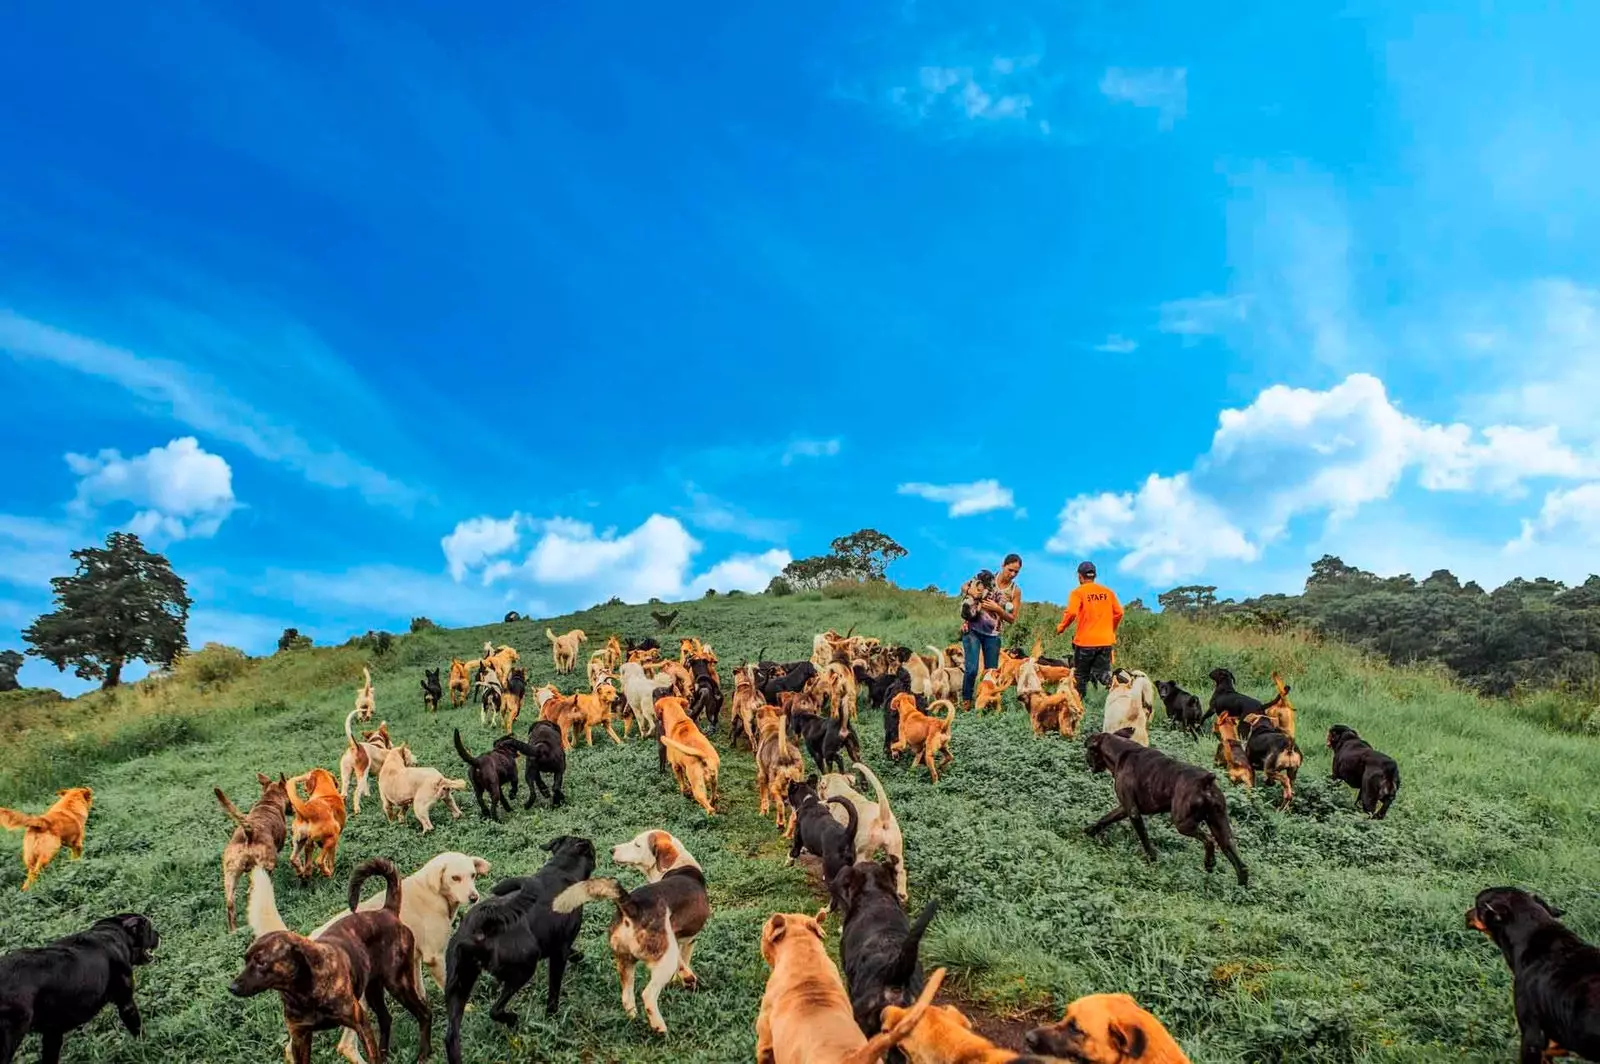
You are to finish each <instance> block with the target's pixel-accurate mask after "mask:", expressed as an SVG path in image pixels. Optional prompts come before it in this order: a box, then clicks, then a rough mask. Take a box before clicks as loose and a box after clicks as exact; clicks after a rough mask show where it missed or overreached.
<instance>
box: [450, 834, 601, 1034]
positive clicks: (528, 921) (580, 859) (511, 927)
mask: <svg viewBox="0 0 1600 1064" xmlns="http://www.w3.org/2000/svg"><path fill="white" fill-rule="evenodd" d="M544 849H545V850H546V851H547V852H549V854H550V859H549V860H548V861H546V862H545V863H544V867H543V868H541V869H539V871H538V872H536V873H534V874H533V875H531V876H521V877H518V878H515V879H502V880H501V881H500V882H498V883H496V884H495V885H494V890H492V891H491V892H490V896H489V897H488V898H485V899H484V900H483V901H480V902H479V903H478V904H476V905H474V906H473V907H472V908H470V909H468V910H467V911H466V914H465V915H464V916H462V918H461V926H459V927H457V928H456V930H455V934H453V935H451V936H450V949H449V953H448V954H447V955H446V960H445V970H446V972H447V973H448V974H447V975H446V977H445V988H444V998H445V1010H446V1012H447V1013H448V1014H449V1026H448V1027H447V1028H446V1029H445V1036H444V1051H445V1057H446V1058H447V1059H448V1060H449V1062H450V1064H461V1017H462V1014H463V1013H465V1012H466V1009H467V1001H468V999H470V998H471V997H472V988H473V987H474V986H476V985H477V982H478V976H479V975H481V974H482V973H484V972H487V973H488V974H490V975H492V976H494V977H495V978H496V979H498V980H500V996H499V997H497V998H496V999H495V1002H494V1005H493V1006H492V1007H491V1008H490V1009H489V1016H490V1017H491V1018H492V1019H494V1020H496V1021H498V1022H500V1023H503V1024H505V1025H506V1026H507V1027H515V1026H516V1025H517V1017H516V1014H515V1013H513V1012H510V1011H509V1010H507V1008H506V1005H507V1004H509V1003H510V1001H511V999H512V997H513V996H515V995H516V993H517V991H519V990H521V989H522V988H523V987H525V986H527V985H528V983H529V982H530V981H531V980H532V979H533V976H534V973H535V972H537V971H538V970H539V962H540V961H541V960H548V961H549V962H550V988H549V990H548V992H547V993H546V994H545V1001H544V1013H545V1015H546V1016H553V1015H555V1011H556V1007H557V1006H558V1005H559V1004H560V1003H561V980H562V978H563V977H564V976H565V975H566V972H567V962H568V961H576V960H580V959H582V955H581V954H579V953H577V952H575V951H574V950H573V948H572V947H573V945H574V944H575V943H576V942H577V941H578V931H579V930H580V929H581V928H582V926H583V912H582V911H581V910H580V911H577V912H571V913H558V912H556V911H554V910H553V909H551V908H550V902H551V901H552V900H553V899H554V898H555V896H556V895H558V894H560V893H561V892H562V891H563V890H566V889H567V888H568V887H570V886H572V885H573V884H574V883H580V882H582V881H583V880H585V879H588V878H589V876H590V874H592V873H593V872H594V844H593V843H592V842H590V841H589V840H588V839H581V838H576V837H574V836H571V835H562V836H561V837H559V838H555V839H551V840H550V841H549V842H547V843H545V844H544Z"/></svg>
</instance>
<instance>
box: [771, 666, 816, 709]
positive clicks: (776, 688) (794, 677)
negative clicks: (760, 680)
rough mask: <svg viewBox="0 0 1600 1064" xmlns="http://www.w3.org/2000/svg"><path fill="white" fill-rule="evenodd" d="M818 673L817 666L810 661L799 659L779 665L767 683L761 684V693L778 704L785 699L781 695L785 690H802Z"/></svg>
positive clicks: (772, 702)
mask: <svg viewBox="0 0 1600 1064" xmlns="http://www.w3.org/2000/svg"><path fill="white" fill-rule="evenodd" d="M816 674H817V667H816V666H815V665H813V664H811V662H809V661H797V662H794V663H792V664H789V665H780V666H778V671H777V672H776V673H774V674H773V675H772V676H771V677H770V678H769V679H768V680H767V682H766V683H764V684H762V685H761V694H762V696H763V697H765V698H766V700H767V701H768V702H770V703H771V704H772V705H775V706H776V705H778V704H779V703H781V702H782V701H783V700H782V699H781V698H780V697H779V696H780V695H782V694H783V693H784V692H785V691H800V690H802V689H804V687H805V685H806V684H808V683H810V682H811V678H812V677H813V676H815V675H816Z"/></svg>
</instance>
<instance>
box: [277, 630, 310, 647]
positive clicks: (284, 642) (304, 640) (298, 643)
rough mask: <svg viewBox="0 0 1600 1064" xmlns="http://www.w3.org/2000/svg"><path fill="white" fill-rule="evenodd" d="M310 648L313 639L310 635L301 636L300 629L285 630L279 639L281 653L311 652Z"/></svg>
mask: <svg viewBox="0 0 1600 1064" xmlns="http://www.w3.org/2000/svg"><path fill="white" fill-rule="evenodd" d="M310 648H311V637H310V636H308V635H301V634H300V629H298V628H285V629H284V630H283V634H282V635H280V636H279V637H278V649H279V650H280V651H282V650H309V649H310Z"/></svg>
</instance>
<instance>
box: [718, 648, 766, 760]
mask: <svg viewBox="0 0 1600 1064" xmlns="http://www.w3.org/2000/svg"><path fill="white" fill-rule="evenodd" d="M766 704H767V700H766V698H765V697H764V696H763V695H762V694H761V692H760V691H758V690H757V689H756V667H755V666H754V665H746V666H744V667H742V668H740V669H739V670H738V671H736V672H735V673H734V674H733V698H732V700H731V701H730V702H729V706H730V708H731V712H732V717H733V719H732V720H730V721H729V722H728V746H729V747H730V748H737V747H738V745H739V737H740V736H741V735H742V736H744V740H745V742H746V743H748V744H749V746H750V749H751V750H755V748H756V721H757V719H758V718H759V717H760V716H761V707H763V706H765V705H766Z"/></svg>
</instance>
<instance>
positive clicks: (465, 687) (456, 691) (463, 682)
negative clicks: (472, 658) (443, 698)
mask: <svg viewBox="0 0 1600 1064" xmlns="http://www.w3.org/2000/svg"><path fill="white" fill-rule="evenodd" d="M449 687H450V705H451V707H452V708H454V709H460V708H461V707H462V706H464V705H466V704H467V696H468V695H469V694H471V693H472V674H471V672H469V671H468V669H467V663H466V662H464V661H462V660H461V659H460V658H451V659H450V684H449Z"/></svg>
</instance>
